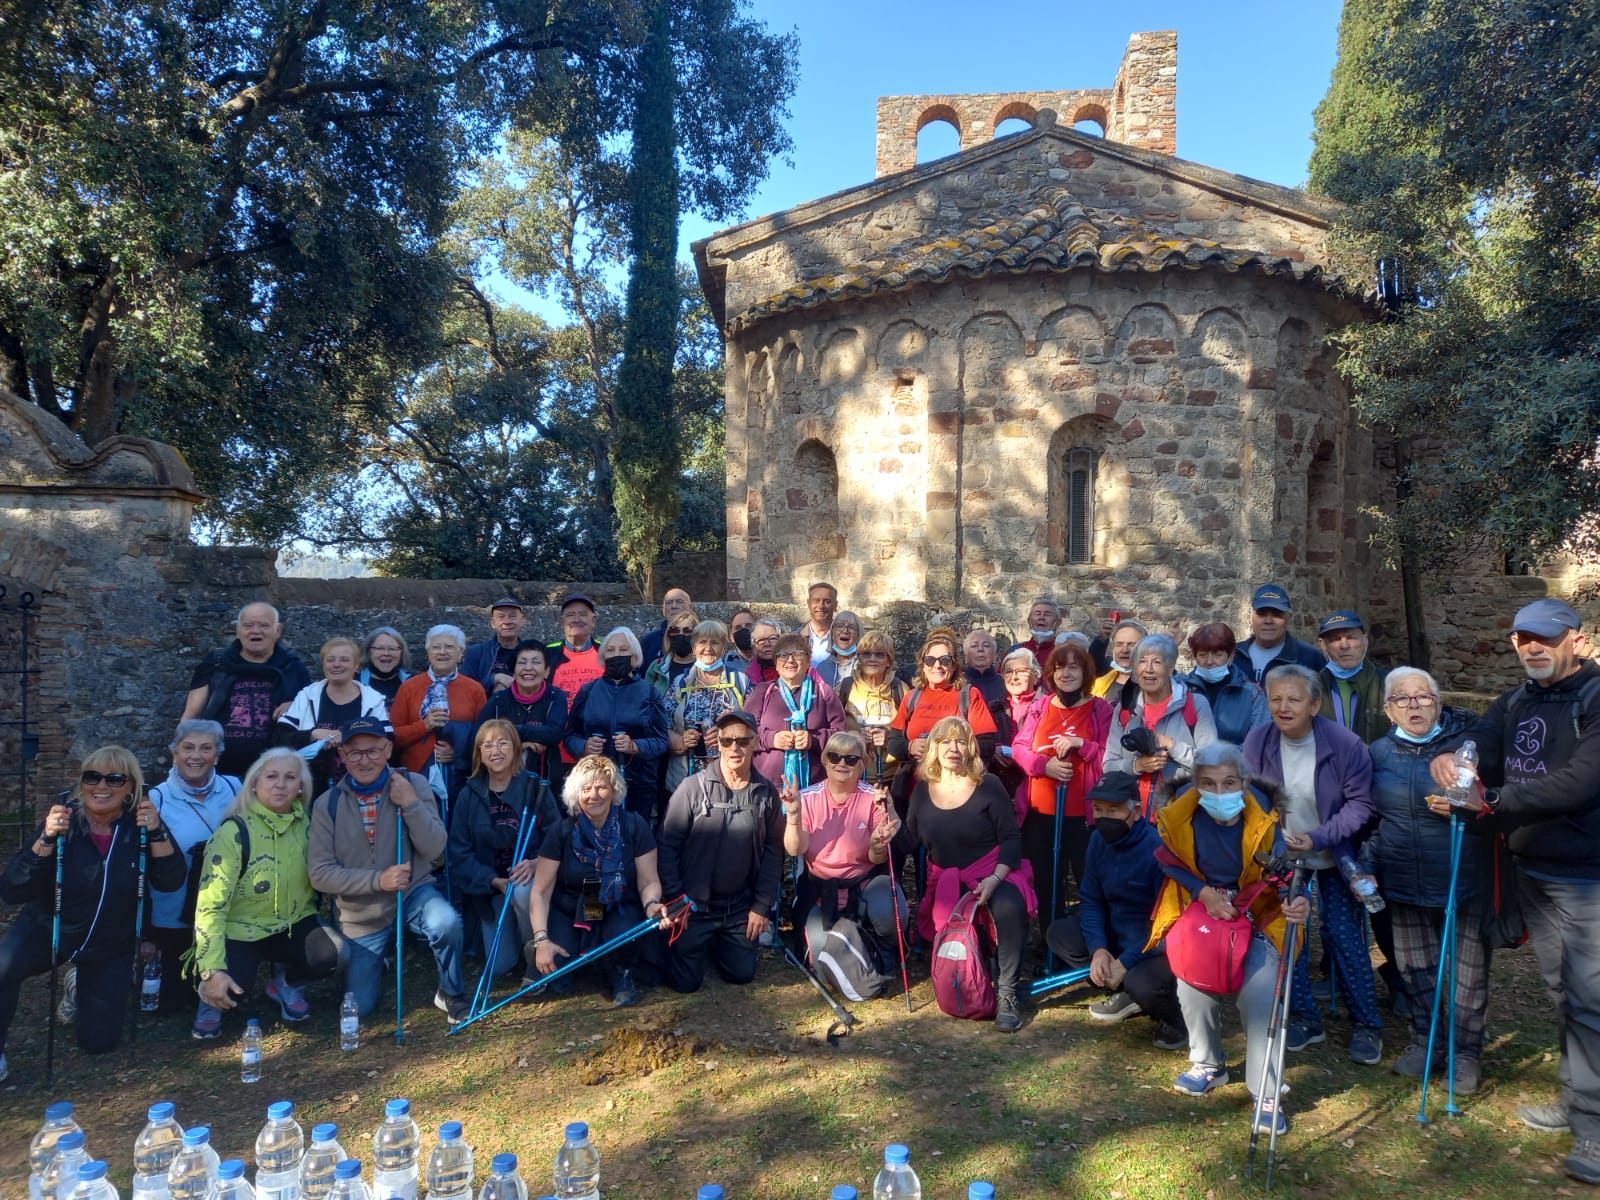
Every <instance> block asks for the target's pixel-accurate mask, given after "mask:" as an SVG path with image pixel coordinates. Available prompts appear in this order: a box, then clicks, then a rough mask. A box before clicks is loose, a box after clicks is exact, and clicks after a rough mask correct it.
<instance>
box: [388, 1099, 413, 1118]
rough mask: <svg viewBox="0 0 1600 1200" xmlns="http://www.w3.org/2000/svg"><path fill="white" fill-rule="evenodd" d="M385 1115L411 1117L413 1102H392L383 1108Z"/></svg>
mask: <svg viewBox="0 0 1600 1200" xmlns="http://www.w3.org/2000/svg"><path fill="white" fill-rule="evenodd" d="M383 1115H384V1116H386V1117H408V1116H410V1115H411V1101H409V1100H391V1101H389V1103H387V1104H385V1105H384V1106H383Z"/></svg>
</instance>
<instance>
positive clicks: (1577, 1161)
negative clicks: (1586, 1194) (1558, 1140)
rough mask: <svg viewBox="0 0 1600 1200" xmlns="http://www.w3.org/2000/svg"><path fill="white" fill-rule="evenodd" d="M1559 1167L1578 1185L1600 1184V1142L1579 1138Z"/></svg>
mask: <svg viewBox="0 0 1600 1200" xmlns="http://www.w3.org/2000/svg"><path fill="white" fill-rule="evenodd" d="M1561 1165H1562V1166H1563V1167H1564V1168H1566V1172H1567V1174H1568V1175H1571V1176H1572V1177H1573V1178H1574V1179H1576V1180H1577V1181H1578V1182H1579V1183H1600V1142H1597V1141H1594V1140H1593V1139H1591V1138H1579V1139H1578V1140H1577V1141H1575V1142H1573V1143H1572V1150H1571V1151H1570V1152H1569V1153H1568V1154H1567V1158H1566V1161H1565V1162H1563V1163H1562V1164H1561Z"/></svg>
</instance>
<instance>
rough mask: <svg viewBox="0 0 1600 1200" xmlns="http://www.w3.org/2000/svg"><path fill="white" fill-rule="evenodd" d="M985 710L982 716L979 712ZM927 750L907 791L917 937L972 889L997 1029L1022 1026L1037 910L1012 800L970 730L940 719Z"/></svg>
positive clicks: (930, 933)
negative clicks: (993, 974)
mask: <svg viewBox="0 0 1600 1200" xmlns="http://www.w3.org/2000/svg"><path fill="white" fill-rule="evenodd" d="M984 711H987V710H984ZM927 737H928V751H927V754H926V755H924V757H923V758H922V760H921V770H920V773H919V774H920V777H919V779H918V781H917V784H916V786H915V788H914V789H913V790H912V793H911V798H910V806H909V808H908V810H907V813H906V829H907V831H908V832H909V833H910V835H911V839H912V841H913V842H914V843H915V844H917V845H919V846H921V847H922V848H923V849H925V850H926V851H927V852H928V886H927V893H926V895H925V897H924V899H923V901H921V902H919V903H918V904H917V932H918V933H920V934H921V935H922V938H923V940H924V941H925V942H928V943H929V944H932V942H933V940H934V937H935V936H936V934H937V933H938V931H939V930H940V929H942V928H944V925H945V922H947V921H948V920H949V919H950V914H951V912H953V911H954V910H955V907H956V904H957V903H959V901H960V899H961V896H962V895H963V893H965V892H969V891H976V892H977V893H978V897H979V900H980V901H981V902H982V903H984V904H987V905H988V906H989V912H990V913H991V914H992V915H993V917H994V925H995V941H996V947H995V948H996V952H997V954H998V957H999V967H1000V969H999V973H998V977H997V978H996V979H995V985H996V989H997V992H998V997H997V1004H998V1007H997V1008H996V1011H995V1018H994V1026H995V1028H996V1029H998V1030H999V1031H1000V1032H1002V1033H1015V1032H1016V1031H1017V1030H1018V1029H1020V1028H1021V1027H1022V1012H1021V1010H1020V1009H1019V1008H1018V1007H1017V979H1018V977H1019V976H1020V975H1021V973H1022V955H1023V951H1024V950H1025V949H1026V948H1027V944H1028V919H1029V918H1030V917H1032V916H1033V915H1034V913H1035V912H1036V911H1037V910H1038V907H1039V906H1038V902H1037V901H1036V900H1035V898H1034V894H1033V887H1032V885H1031V884H1030V883H1029V882H1028V880H1027V879H1026V878H1025V877H1022V876H1019V875H1017V874H1016V872H1017V868H1018V867H1019V866H1020V865H1021V864H1022V836H1021V834H1020V833H1018V831H1017V818H1016V813H1015V812H1014V810H1013V808H1012V801H1011V797H1010V796H1009V795H1007V794H1006V790H1005V788H1004V786H1002V785H1001V783H1000V781H999V780H998V779H995V778H994V777H993V776H990V775H988V774H986V773H985V772H984V769H983V752H982V750H981V749H980V748H979V746H978V739H977V738H976V737H975V736H974V735H973V732H972V727H971V726H970V725H968V724H967V722H965V721H963V720H962V719H961V718H960V717H944V718H941V719H940V720H939V721H937V722H935V724H934V726H933V728H932V729H930V730H929V731H928V734H927Z"/></svg>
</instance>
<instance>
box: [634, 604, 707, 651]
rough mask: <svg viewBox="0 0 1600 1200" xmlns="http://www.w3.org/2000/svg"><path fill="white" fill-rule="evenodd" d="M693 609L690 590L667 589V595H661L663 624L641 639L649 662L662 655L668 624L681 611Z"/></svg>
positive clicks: (642, 647) (640, 643) (642, 648)
mask: <svg viewBox="0 0 1600 1200" xmlns="http://www.w3.org/2000/svg"><path fill="white" fill-rule="evenodd" d="M693 611H694V604H693V602H692V601H691V600H690V599H689V593H688V592H686V591H684V590H683V589H682V588H668V589H667V592H666V595H664V596H662V597H661V624H659V625H657V626H656V627H655V628H654V629H652V630H650V632H649V633H647V634H645V635H644V636H643V637H642V638H640V639H639V648H640V649H641V650H642V651H644V661H645V662H646V663H647V664H648V663H653V662H655V661H656V659H658V658H660V657H661V647H663V646H664V645H666V641H667V626H668V625H671V624H672V618H673V617H675V616H677V615H678V614H679V613H686V612H693Z"/></svg>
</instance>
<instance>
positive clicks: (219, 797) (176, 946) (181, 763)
mask: <svg viewBox="0 0 1600 1200" xmlns="http://www.w3.org/2000/svg"><path fill="white" fill-rule="evenodd" d="M170 749H171V751H172V769H171V770H170V771H168V772H167V777H166V778H165V779H164V780H162V781H161V782H160V783H158V784H156V786H155V787H153V788H151V789H150V802H151V803H152V804H154V805H155V806H156V811H157V812H159V813H160V814H161V823H162V824H163V825H164V826H166V829H167V832H168V834H170V835H171V837H172V844H173V846H174V847H175V848H176V849H177V851H178V853H179V854H181V855H182V856H183V858H184V866H185V867H186V868H187V870H188V875H187V878H186V879H185V880H184V883H183V886H182V887H179V888H177V889H175V890H173V891H170V892H160V891H152V892H151V893H150V921H149V924H148V925H147V926H146V928H145V945H144V947H143V953H144V958H145V959H146V960H147V961H148V960H149V959H151V958H157V957H159V958H160V959H161V962H162V971H161V999H160V1002H159V1008H160V1011H161V1012H166V1013H170V1012H179V1011H181V1010H183V1009H186V1008H188V1007H189V1006H190V1005H191V1004H193V1003H194V989H193V988H191V987H189V986H188V985H187V984H185V983H184V980H183V972H182V971H181V970H180V969H179V967H178V960H179V959H180V958H182V957H183V953H184V951H186V950H187V949H188V948H189V947H190V946H191V945H193V944H194V905H195V897H196V896H197V895H198V894H199V889H200V872H201V869H202V868H203V867H204V865H205V849H206V843H207V842H208V841H210V840H211V835H212V834H214V833H215V832H216V831H217V826H219V825H221V824H222V817H223V814H224V813H226V812H227V811H228V806H229V805H230V804H232V803H233V798H234V797H235V796H237V795H238V794H239V781H238V780H237V779H235V778H234V777H233V776H232V775H223V774H220V773H219V772H218V771H217V759H218V757H219V756H220V755H221V754H222V726H221V725H219V724H218V723H217V722H216V721H205V720H192V721H183V722H180V723H179V725H178V729H177V732H176V733H174V734H173V735H172V744H171V746H170Z"/></svg>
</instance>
